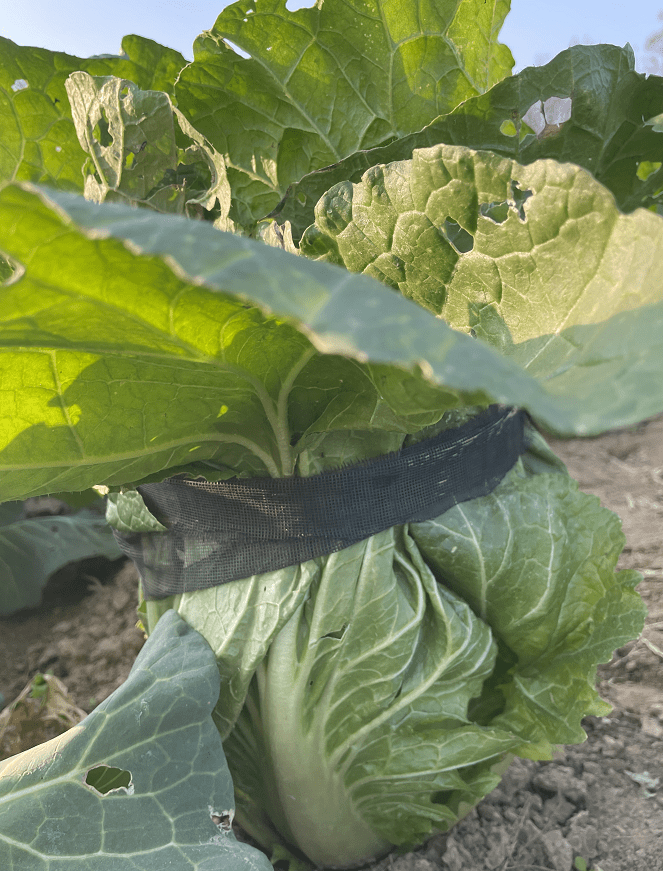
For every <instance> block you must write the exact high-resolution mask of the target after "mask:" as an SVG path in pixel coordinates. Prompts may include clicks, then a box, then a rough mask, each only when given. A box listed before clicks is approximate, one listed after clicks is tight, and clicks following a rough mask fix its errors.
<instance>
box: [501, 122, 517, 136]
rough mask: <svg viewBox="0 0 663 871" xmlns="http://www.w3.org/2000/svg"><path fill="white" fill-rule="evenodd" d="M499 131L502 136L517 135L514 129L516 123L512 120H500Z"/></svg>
mask: <svg viewBox="0 0 663 871" xmlns="http://www.w3.org/2000/svg"><path fill="white" fill-rule="evenodd" d="M500 133H502V134H503V135H504V136H517V135H518V131H517V130H516V125H515V124H514V123H513V121H502V123H501V124H500Z"/></svg>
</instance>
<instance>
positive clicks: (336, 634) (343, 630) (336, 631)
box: [322, 623, 348, 641]
mask: <svg viewBox="0 0 663 871" xmlns="http://www.w3.org/2000/svg"><path fill="white" fill-rule="evenodd" d="M347 628H348V626H347V623H346V624H345V625H344V626H341V628H340V629H334V630H333V632H327V633H326V635H323V636H322V637H323V638H336V639H337V640H338V641H340V640H341V639H342V638H343V636H344V635H345V633H346V631H347Z"/></svg>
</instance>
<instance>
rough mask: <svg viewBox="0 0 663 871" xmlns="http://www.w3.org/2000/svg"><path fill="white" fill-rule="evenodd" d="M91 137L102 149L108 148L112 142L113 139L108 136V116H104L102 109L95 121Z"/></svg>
mask: <svg viewBox="0 0 663 871" xmlns="http://www.w3.org/2000/svg"><path fill="white" fill-rule="evenodd" d="M92 135H93V136H94V138H95V139H96V140H97V142H98V143H99V145H101V146H103V148H108V146H109V145H110V144H111V142H112V141H113V137H112V136H111V135H110V126H109V124H108V116H107V115H106V112H105V111H104V109H103V107H102V109H101V118H100V119H99V120H98V121H97V123H96V125H95V128H94V130H93V131H92Z"/></svg>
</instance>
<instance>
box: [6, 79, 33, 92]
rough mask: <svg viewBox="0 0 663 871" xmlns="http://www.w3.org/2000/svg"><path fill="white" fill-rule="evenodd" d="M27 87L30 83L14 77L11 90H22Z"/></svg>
mask: <svg viewBox="0 0 663 871" xmlns="http://www.w3.org/2000/svg"><path fill="white" fill-rule="evenodd" d="M29 87H30V85H28V83H27V82H26V80H25V79H16V81H15V82H14V84H13V85H12V86H11V88H12V91H24V90H25V89H26V88H29Z"/></svg>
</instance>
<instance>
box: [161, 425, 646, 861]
mask: <svg viewBox="0 0 663 871" xmlns="http://www.w3.org/2000/svg"><path fill="white" fill-rule="evenodd" d="M337 441H345V442H346V446H347V448H348V450H351V445H352V436H351V435H350V434H344V435H343V436H342V437H339V439H337ZM313 453H316V454H317V455H318V457H322V456H324V458H325V459H324V460H323V463H326V462H333V460H328V459H327V457H326V445H325V446H324V447H319V448H318V450H317V451H314V452H313ZM531 459H532V458H531V456H529V455H525V457H524V459H523V461H519V463H518V464H517V466H516V467H515V468H514V469H513V470H512V471H511V472H510V473H509V474H508V475H507V477H506V478H505V479H504V480H503V481H502V482H501V483H500V484H499V485H498V487H497V488H496V489H495V490H494V491H493V493H491V494H490V495H488V496H485V497H481V498H479V499H474V500H471V501H470V502H466V503H463V504H461V505H458V506H456V507H455V508H452V509H450V510H449V511H447V512H445V513H444V514H443V515H441V516H440V517H438V518H436V519H434V520H431V521H428V522H425V523H413V524H409V525H407V526H404V527H396V528H393V529H390V530H386V531H385V532H382V533H379V534H378V535H375V536H373V537H371V538H370V539H367V540H365V541H362V542H360V543H358V544H356V545H353V546H352V547H349V548H346V549H344V550H343V551H340V552H339V553H336V554H333V555H331V556H329V557H324V558H320V559H316V560H310V561H309V562H307V563H304V564H302V565H301V566H296V567H291V568H288V569H283V570H281V571H278V572H270V573H266V574H263V575H259V576H256V577H253V578H249V579H246V580H243V581H239V582H234V583H231V584H225V585H221V586H218V587H214V588H211V589H208V590H202V591H197V592H194V593H186V594H183V595H181V596H178V597H174V598H172V599H169V600H165V601H164V602H162V603H160V607H161V608H168V607H171V606H174V607H175V608H176V609H177V610H178V612H179V613H180V615H182V616H183V617H184V618H185V620H186V621H187V622H188V623H190V624H191V625H193V626H196V627H198V628H199V630H200V631H201V632H203V633H204V634H205V636H206V637H207V638H208V639H209V640H210V643H211V644H212V646H213V648H214V652H215V655H216V657H217V663H218V667H219V670H220V672H221V675H222V681H221V693H220V696H219V702H218V704H217V706H216V710H215V715H214V717H215V722H216V723H217V726H218V728H219V730H220V732H221V735H222V737H223V738H224V749H225V752H226V755H227V758H228V764H229V766H230V770H231V772H232V775H233V780H234V783H235V789H236V796H237V813H238V820H239V821H240V822H241V824H242V826H243V827H244V828H245V829H246V830H247V831H248V832H250V833H251V834H252V835H253V836H254V837H255V838H256V839H257V840H258V841H259V842H260V843H261V844H262V845H263V847H265V848H266V849H267V850H268V851H269V850H272V851H275V850H277V851H278V850H279V849H280V850H286V851H288V850H289V851H295V853H296V852H297V851H299V852H303V853H304V854H305V855H306V856H307V857H308V859H309V860H310V861H311V862H312V863H313V864H315V865H318V866H320V865H322V866H324V865H331V864H342V865H345V864H352V863H358V862H361V861H365V860H367V859H369V858H372V857H373V856H375V855H379V854H380V853H383V852H386V851H388V850H389V849H391V848H392V847H393V846H394V845H399V846H404V847H409V846H413V845H414V844H417V843H420V842H421V841H422V840H424V839H425V838H426V837H427V836H428V835H430V834H431V833H432V832H435V831H444V830H446V829H447V828H449V827H450V826H451V825H453V823H455V822H456V821H457V820H458V818H459V817H461V816H463V815H464V813H465V812H466V811H467V810H468V809H469V808H471V807H472V806H473V805H474V804H476V802H477V801H479V800H480V799H481V798H482V797H483V796H484V795H485V794H487V793H488V792H489V791H490V790H492V789H493V788H494V787H495V786H496V785H497V783H498V782H499V778H500V775H501V773H502V772H503V770H504V768H505V766H506V765H508V762H509V759H510V755H511V754H513V753H518V754H519V755H522V756H527V757H531V758H550V756H551V755H552V752H553V750H554V746H555V745H558V744H563V743H577V742H580V741H582V740H584V737H585V734H584V731H583V729H582V727H581V719H582V718H583V717H584V716H586V715H587V714H594V715H598V716H600V715H604V714H606V713H608V711H609V709H610V708H609V706H608V705H607V704H606V703H605V702H602V701H601V700H600V699H599V697H598V695H597V693H596V689H595V677H596V666H597V664H598V663H599V662H604V661H607V660H609V659H610V657H611V655H612V651H613V650H614V649H615V648H616V647H618V646H620V645H622V644H623V643H625V642H626V641H627V640H628V639H630V638H633V637H634V636H635V635H637V634H638V633H639V631H640V630H641V627H642V623H643V619H644V606H643V604H642V602H641V600H640V598H639V596H638V595H637V594H636V593H635V591H634V587H635V585H636V584H637V583H638V582H639V580H640V575H639V574H638V573H637V572H634V571H621V572H618V573H615V565H616V562H617V558H618V556H619V554H620V552H621V549H622V547H623V544H624V537H623V534H622V532H621V527H620V523H619V520H618V519H617V517H616V516H615V515H614V514H612V513H611V512H609V511H607V510H606V509H605V508H602V507H601V506H600V504H599V501H598V499H596V498H595V497H591V496H587V495H585V494H583V493H581V492H579V491H578V488H577V485H576V483H575V482H574V481H573V480H572V479H571V478H570V477H569V476H568V474H567V473H566V472H564V471H559V470H554V471H547V472H544V473H541V472H536V473H532V472H530V471H528V465H529V462H530V461H531ZM146 616H147V618H148V619H147V623H148V626H149V625H150V612H149V610H148V611H147V615H146ZM151 619H153V620H155V619H158V613H157V614H156V615H154V616H153V617H152V618H151ZM152 625H153V624H152ZM157 625H159V624H158V623H157ZM341 831H342V832H343V837H342V838H339V837H338V832H341Z"/></svg>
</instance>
